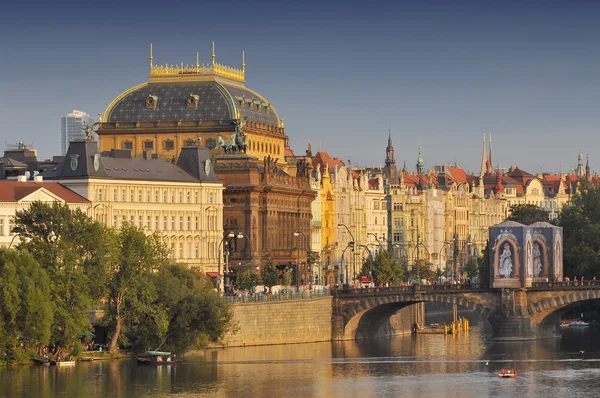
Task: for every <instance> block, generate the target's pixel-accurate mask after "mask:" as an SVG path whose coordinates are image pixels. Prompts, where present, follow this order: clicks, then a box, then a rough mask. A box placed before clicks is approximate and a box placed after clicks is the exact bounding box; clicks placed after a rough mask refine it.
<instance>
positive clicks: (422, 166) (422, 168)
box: [417, 146, 425, 174]
mask: <svg viewBox="0 0 600 398" xmlns="http://www.w3.org/2000/svg"><path fill="white" fill-rule="evenodd" d="M417 173H419V174H423V173H425V163H424V162H423V158H422V157H421V147H420V146H419V158H418V159H417Z"/></svg>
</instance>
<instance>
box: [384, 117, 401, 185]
mask: <svg viewBox="0 0 600 398" xmlns="http://www.w3.org/2000/svg"><path fill="white" fill-rule="evenodd" d="M383 170H384V173H385V175H386V177H387V179H388V181H390V184H397V182H398V181H397V180H398V170H397V169H396V160H395V159H394V146H393V145H392V129H389V130H388V143H387V147H386V148H385V167H384V169H383Z"/></svg>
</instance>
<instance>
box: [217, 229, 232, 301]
mask: <svg viewBox="0 0 600 398" xmlns="http://www.w3.org/2000/svg"><path fill="white" fill-rule="evenodd" d="M233 237H235V234H234V233H233V232H229V233H228V234H227V235H225V236H223V237H222V238H221V242H219V247H218V248H217V255H218V256H219V261H218V268H217V293H218V294H221V255H222V253H221V245H222V244H223V241H225V238H229V239H231V238H233ZM228 244H229V242H227V241H225V245H228ZM225 253H227V254H225V256H226V257H225V258H226V260H225V268H224V271H225V272H224V274H225V273H227V257H228V256H229V251H228V250H226V251H225ZM223 254H224V253H223Z"/></svg>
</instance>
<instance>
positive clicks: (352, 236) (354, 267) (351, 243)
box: [338, 223, 356, 285]
mask: <svg viewBox="0 0 600 398" xmlns="http://www.w3.org/2000/svg"><path fill="white" fill-rule="evenodd" d="M341 227H344V228H346V231H348V233H349V234H350V237H351V238H352V241H351V242H348V246H347V247H346V249H347V248H348V247H351V248H352V253H354V243H355V242H356V240H355V239H354V235H352V232H351V231H350V228H348V226H347V225H346V224H341V223H340V224H338V228H341ZM346 249H344V251H346ZM352 257H353V258H352V267H353V269H354V276H355V277H356V256H354V255H353V256H352ZM346 268H348V265H347V264H346ZM347 284H348V273H347V272H346V285H347Z"/></svg>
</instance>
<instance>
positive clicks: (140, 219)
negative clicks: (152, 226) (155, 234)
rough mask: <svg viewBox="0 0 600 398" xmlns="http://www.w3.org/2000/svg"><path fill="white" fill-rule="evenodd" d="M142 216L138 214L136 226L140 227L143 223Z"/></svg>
mask: <svg viewBox="0 0 600 398" xmlns="http://www.w3.org/2000/svg"><path fill="white" fill-rule="evenodd" d="M143 219H144V218H143V217H142V216H138V228H142V226H143V225H144V224H143Z"/></svg>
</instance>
